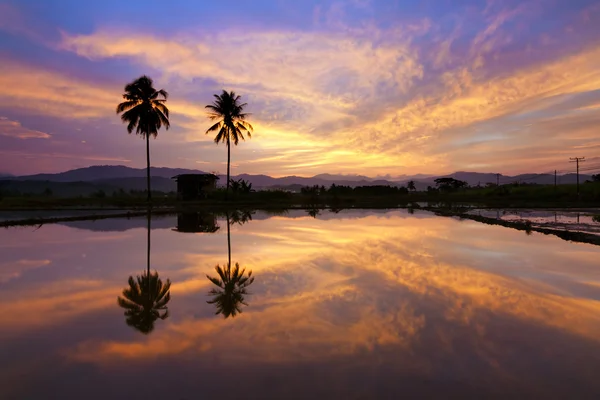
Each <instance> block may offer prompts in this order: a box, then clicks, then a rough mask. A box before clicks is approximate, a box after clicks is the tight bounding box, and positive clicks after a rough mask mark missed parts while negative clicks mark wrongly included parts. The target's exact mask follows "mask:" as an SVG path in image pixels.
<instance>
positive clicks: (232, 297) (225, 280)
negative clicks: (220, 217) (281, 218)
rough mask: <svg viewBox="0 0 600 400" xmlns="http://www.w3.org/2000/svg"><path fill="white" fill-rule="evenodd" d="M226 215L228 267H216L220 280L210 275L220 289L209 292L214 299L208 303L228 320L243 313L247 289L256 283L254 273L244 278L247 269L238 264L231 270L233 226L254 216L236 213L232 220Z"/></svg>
mask: <svg viewBox="0 0 600 400" xmlns="http://www.w3.org/2000/svg"><path fill="white" fill-rule="evenodd" d="M225 215H226V217H227V265H226V266H225V267H223V268H221V266H220V265H217V266H215V271H217V274H218V275H219V277H218V278H213V277H211V276H208V275H206V277H207V278H208V279H209V280H210V281H211V282H212V283H214V284H215V285H216V286H217V287H218V289H214V288H213V289H211V291H210V292H208V295H209V296H213V298H212V299H211V300H209V301H207V303H208V304H216V307H217V312H216V313H215V314H223V316H224V317H225V318H228V317H235V316H236V315H237V314H239V313H241V312H242V305H245V306H247V305H248V304H247V303H246V302H245V301H244V300H245V299H244V296H245V295H247V294H249V293H248V291H247V290H246V288H247V287H248V286H250V285H251V284H252V283H253V282H254V277H253V276H252V271H248V275H247V276H244V275H245V274H246V269H245V268H244V269H242V270H240V265H239V264H238V263H235V267H234V268H233V270H232V269H231V229H230V227H231V224H233V223H236V222H237V223H238V224H240V225H241V224H243V223H245V222H247V221H249V220H252V214H251V213H250V212H247V211H246V212H244V211H242V212H241V213H240V212H238V211H234V213H233V214H232V218H230V216H229V213H226V214H225Z"/></svg>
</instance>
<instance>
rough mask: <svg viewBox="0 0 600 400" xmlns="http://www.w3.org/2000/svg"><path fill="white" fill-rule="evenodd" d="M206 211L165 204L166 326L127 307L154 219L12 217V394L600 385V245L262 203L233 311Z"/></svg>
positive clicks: (237, 236)
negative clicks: (130, 317)
mask: <svg viewBox="0 0 600 400" xmlns="http://www.w3.org/2000/svg"><path fill="white" fill-rule="evenodd" d="M190 218H192V217H191V216H190ZM194 218H195V219H192V220H189V219H185V221H183V220H182V218H181V216H179V218H178V217H177V216H169V217H159V218H153V219H152V230H151V263H150V264H151V270H152V272H155V271H156V272H157V273H158V274H159V276H160V279H162V280H163V281H164V282H166V280H167V279H168V280H170V282H171V287H170V301H169V303H168V311H169V317H168V318H166V319H164V320H161V319H159V320H157V321H156V322H155V325H154V329H153V330H152V332H150V333H148V334H142V333H140V332H139V331H136V330H135V329H132V327H131V326H128V325H127V324H126V323H125V317H124V316H123V309H122V308H120V307H119V306H118V304H117V297H118V296H119V295H121V293H122V292H123V289H125V288H126V287H127V286H128V279H129V276H134V277H135V276H138V275H142V274H144V273H145V271H146V266H147V253H146V251H147V225H146V224H147V221H146V218H145V217H140V218H135V219H131V220H103V221H96V222H73V223H68V224H67V223H65V224H58V225H47V226H43V227H41V228H40V229H36V228H31V227H28V228H15V229H4V230H1V231H0V254H1V255H2V256H1V260H0V306H1V308H2V310H3V317H2V323H0V387H1V388H2V396H0V397H2V398H3V399H4V398H8V399H12V398H15V399H17V398H48V397H47V394H48V393H53V398H61V399H70V398H73V399H79V398H88V399H107V398H111V399H114V398H168V399H196V398H216V397H219V398H279V399H283V398H285V399H289V398H322V397H327V398H344V399H369V398H390V399H397V398H400V397H401V396H413V397H414V396H436V397H447V396H449V395H463V396H464V395H477V396H487V397H490V396H497V397H504V396H508V395H514V394H517V397H529V396H532V395H537V396H546V397H557V398H561V397H565V398H568V397H570V396H573V397H577V398H586V397H589V398H596V397H598V395H599V394H600V379H598V371H600V263H599V262H598V260H600V247H597V246H593V245H588V244H577V243H570V242H567V241H563V240H561V239H559V238H556V237H553V236H545V235H541V234H537V233H533V234H532V235H530V236H528V235H526V234H525V233H524V232H520V231H516V230H512V229H508V228H504V227H501V226H489V225H484V224H479V223H477V222H473V221H458V220H456V219H452V218H444V217H437V216H433V215H431V214H428V213H425V212H419V211H416V212H415V213H414V214H409V213H407V212H406V211H389V212H386V211H341V212H340V213H337V214H333V213H330V212H322V213H320V214H319V215H318V216H317V218H313V217H311V216H309V215H307V213H306V212H305V211H300V210H298V211H290V212H289V213H288V214H285V215H279V216H270V215H267V214H265V213H261V212H257V213H255V214H253V215H252V220H248V221H247V222H246V223H232V224H231V227H230V235H231V262H232V265H234V264H235V263H239V265H240V267H241V268H245V269H246V270H248V271H249V270H252V272H253V274H252V276H253V277H254V278H255V281H254V282H253V284H252V285H251V286H249V287H248V288H247V289H248V292H249V294H248V295H246V296H245V302H246V303H247V306H244V307H243V312H242V313H240V314H237V315H236V316H235V317H232V318H224V317H223V316H222V315H215V306H214V304H209V303H207V300H210V297H209V296H208V293H209V291H210V290H211V289H212V286H214V285H213V284H212V283H211V282H210V281H209V280H208V279H207V274H208V275H213V276H214V275H215V266H216V265H218V264H220V265H221V266H223V265H226V263H227V262H228V243H227V221H226V218H225V216H223V217H218V218H216V219H213V218H210V217H207V216H201V217H194ZM198 221H200V222H198ZM183 225H185V226H186V228H185V229H184V228H183ZM178 226H179V231H178V229H177V228H178ZM193 226H198V229H193V228H191V227H193ZM207 226H208V227H209V228H210V229H206V228H207ZM215 228H218V229H215ZM194 230H196V231H197V232H196V233H194ZM190 231H191V232H190Z"/></svg>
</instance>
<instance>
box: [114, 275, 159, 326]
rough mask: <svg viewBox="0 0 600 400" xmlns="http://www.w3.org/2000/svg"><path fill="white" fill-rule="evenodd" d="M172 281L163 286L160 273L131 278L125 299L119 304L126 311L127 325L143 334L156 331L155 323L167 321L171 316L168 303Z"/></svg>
mask: <svg viewBox="0 0 600 400" xmlns="http://www.w3.org/2000/svg"><path fill="white" fill-rule="evenodd" d="M170 289H171V281H170V280H168V279H167V281H166V283H164V284H163V282H162V280H160V279H159V277H158V273H157V272H154V273H151V274H150V275H148V274H147V273H145V274H143V275H141V276H139V275H138V276H137V279H134V278H133V276H130V277H129V287H128V288H126V289H123V297H121V296H119V297H118V299H117V302H118V303H119V306H121V307H122V308H124V309H125V316H126V317H127V319H126V322H127V325H129V326H131V327H133V328H135V329H137V330H138V331H140V332H142V333H145V334H147V333H150V332H152V330H154V321H156V320H157V319H166V318H167V317H168V316H169V310H168V308H167V303H168V302H169V300H171V293H170Z"/></svg>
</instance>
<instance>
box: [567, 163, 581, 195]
mask: <svg viewBox="0 0 600 400" xmlns="http://www.w3.org/2000/svg"><path fill="white" fill-rule="evenodd" d="M569 160H570V161H569V162H574V163H577V197H579V162H584V161H585V157H571V158H569Z"/></svg>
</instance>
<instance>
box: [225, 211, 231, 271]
mask: <svg viewBox="0 0 600 400" xmlns="http://www.w3.org/2000/svg"><path fill="white" fill-rule="evenodd" d="M225 215H226V216H227V254H228V258H227V260H228V262H229V264H228V265H229V266H230V267H231V232H230V229H229V213H226V214H225Z"/></svg>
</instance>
